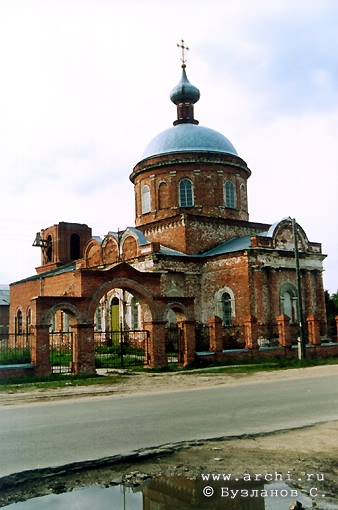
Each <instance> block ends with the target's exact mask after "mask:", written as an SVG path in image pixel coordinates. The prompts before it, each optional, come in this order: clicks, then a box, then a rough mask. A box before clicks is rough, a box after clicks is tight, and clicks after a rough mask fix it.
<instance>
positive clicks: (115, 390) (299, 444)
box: [0, 365, 338, 509]
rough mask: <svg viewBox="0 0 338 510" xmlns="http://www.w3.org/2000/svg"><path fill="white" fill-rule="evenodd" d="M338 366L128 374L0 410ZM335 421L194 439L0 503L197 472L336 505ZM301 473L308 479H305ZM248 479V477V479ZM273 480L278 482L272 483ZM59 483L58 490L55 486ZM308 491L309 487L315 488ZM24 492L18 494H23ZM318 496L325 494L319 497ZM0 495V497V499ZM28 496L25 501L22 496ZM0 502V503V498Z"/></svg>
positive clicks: (5, 399) (14, 400)
mask: <svg viewBox="0 0 338 510" xmlns="http://www.w3.org/2000/svg"><path fill="white" fill-rule="evenodd" d="M337 372H338V366H334V365H332V366H324V367H313V368H306V369H294V370H287V371H282V372H265V373H256V374H254V375H251V374H244V375H243V374H241V375H224V374H222V375H221V374H219V375H217V374H216V375H213V374H212V375H210V374H203V372H199V373H195V374H189V375H186V374H172V373H166V374H143V373H142V374H135V375H132V376H130V377H129V376H125V378H124V377H122V382H120V383H118V384H115V385H114V384H112V385H109V386H93V387H71V386H69V387H67V388H65V389H62V390H35V391H25V392H15V393H12V394H0V407H1V406H7V405H13V404H23V403H25V402H27V403H28V402H33V401H43V400H53V399H59V398H63V399H64V398H80V397H81V396H86V397H88V395H91V396H96V397H97V398H99V396H100V395H121V394H124V395H126V396H128V395H130V394H135V393H149V392H168V391H170V392H172V391H179V390H181V389H187V388H191V389H193V388H196V389H197V388H201V387H211V386H216V385H217V386H218V385H221V384H242V383H247V382H248V380H252V381H267V380H277V379H285V378H301V377H308V376H311V377H317V376H321V375H324V374H325V375H331V374H332V375H333V374H337ZM337 453H338V422H329V423H322V424H318V425H314V426H311V427H305V428H300V429H294V430H290V431H282V432H277V433H273V434H264V435H255V436H252V437H250V436H245V437H242V438H239V439H234V438H229V439H227V440H221V441H215V440H213V441H207V442H204V443H203V442H199V443H197V444H195V445H191V444H182V445H180V446H179V447H178V448H177V449H175V448H174V449H173V450H171V451H170V452H167V454H158V455H155V456H154V457H153V458H151V459H148V460H146V461H143V462H137V463H124V464H120V465H112V466H108V467H106V468H101V469H99V470H95V471H84V472H81V476H79V474H72V475H69V476H65V477H64V478H62V480H61V479H60V477H59V478H58V480H54V481H51V480H48V481H45V482H41V483H39V484H38V486H34V487H33V486H32V484H30V486H29V487H26V488H24V487H20V489H19V488H17V489H15V488H13V489H11V490H9V491H6V494H5V492H4V493H3V495H2V496H3V497H0V505H1V506H3V504H4V502H6V503H7V504H8V502H10V501H17V498H18V491H20V498H21V499H22V498H23V497H24V494H25V493H26V492H27V495H28V494H29V497H32V494H35V495H37V494H39V495H42V494H45V493H50V491H51V490H52V491H54V490H55V491H56V492H57V487H59V490H60V487H61V489H62V491H63V490H68V489H69V488H74V487H75V486H78V484H79V483H80V484H81V485H82V484H83V485H86V484H88V483H97V481H98V480H100V483H104V484H106V485H109V484H111V483H117V482H118V481H121V480H127V481H128V482H129V483H135V484H139V483H140V480H144V479H145V478H155V477H159V476H171V477H173V476H184V477H188V478H195V479H196V478H200V477H201V473H232V476H233V477H234V476H236V477H238V478H240V479H241V478H243V476H244V475H246V474H251V475H252V476H253V475H256V474H261V475H262V477H264V476H265V475H268V477H269V479H267V481H268V480H270V479H271V476H273V477H276V473H277V474H281V475H278V476H282V477H283V480H284V481H286V482H287V483H288V484H289V485H291V486H292V487H296V488H299V489H300V490H302V491H303V492H304V493H306V494H309V492H310V490H311V489H312V494H316V498H315V499H314V501H313V504H316V505H317V509H320V508H321V505H320V502H321V501H327V502H329V501H332V502H334V503H335V504H337V505H338V496H337V493H338V490H337V489H338V456H337ZM308 474H312V475H313V476H311V477H308V476H307V475H308ZM252 479H253V478H252ZM277 479H278V478H277ZM60 484H61V485H60ZM313 489H316V490H315V491H314V490H313ZM25 491H26V492H25ZM324 495H325V496H324ZM0 496H1V495H0ZM27 497H28V496H27ZM4 498H5V499H4Z"/></svg>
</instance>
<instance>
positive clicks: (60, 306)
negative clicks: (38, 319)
mask: <svg viewBox="0 0 338 510" xmlns="http://www.w3.org/2000/svg"><path fill="white" fill-rule="evenodd" d="M59 310H62V311H63V312H68V313H70V314H71V315H72V316H73V317H75V319H76V321H77V322H78V323H80V324H81V323H83V318H82V314H81V312H80V310H79V309H78V308H77V307H76V306H75V305H73V304H72V303H67V302H60V303H56V304H55V305H53V306H51V307H50V308H48V310H46V312H45V314H44V319H43V324H47V325H49V324H51V322H52V317H53V315H55V313H56V312H57V311H59Z"/></svg>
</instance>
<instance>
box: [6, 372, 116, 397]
mask: <svg viewBox="0 0 338 510" xmlns="http://www.w3.org/2000/svg"><path fill="white" fill-rule="evenodd" d="M122 377H124V376H123V375H120V374H118V375H104V376H103V375H71V374H52V375H49V376H45V377H39V376H29V377H11V378H6V379H0V392H7V393H8V392H17V391H29V390H34V389H55V388H66V387H69V386H91V385H94V384H105V385H107V386H108V385H110V384H116V383H119V382H120V381H121V379H122Z"/></svg>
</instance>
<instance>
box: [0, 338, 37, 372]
mask: <svg viewBox="0 0 338 510" xmlns="http://www.w3.org/2000/svg"><path fill="white" fill-rule="evenodd" d="M30 362H31V347H30V335H27V334H25V335H16V334H2V335H1V338H0V365H21V364H25V363H30Z"/></svg>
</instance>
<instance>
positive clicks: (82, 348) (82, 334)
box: [71, 324, 96, 375]
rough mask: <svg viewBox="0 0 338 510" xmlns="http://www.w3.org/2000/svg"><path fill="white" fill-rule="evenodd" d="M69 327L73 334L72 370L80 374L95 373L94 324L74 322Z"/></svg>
mask: <svg viewBox="0 0 338 510" xmlns="http://www.w3.org/2000/svg"><path fill="white" fill-rule="evenodd" d="M71 328H72V333H73V335H74V338H73V362H72V372H73V373H74V374H81V375H91V374H96V369H95V344H94V325H93V324H74V325H72V326H71Z"/></svg>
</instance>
